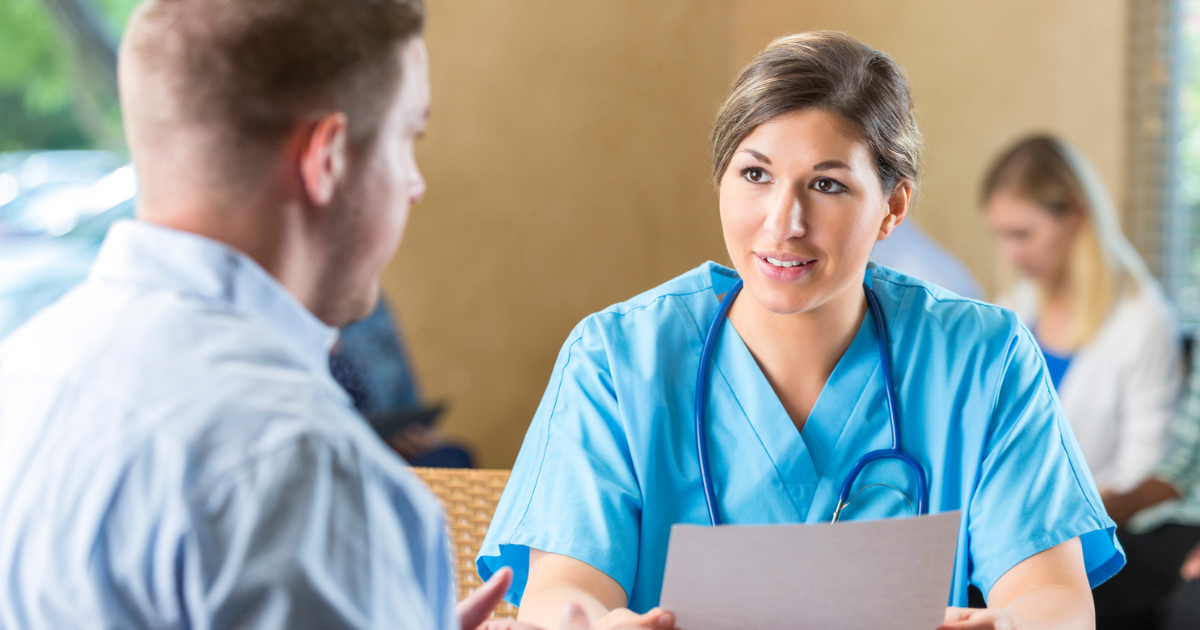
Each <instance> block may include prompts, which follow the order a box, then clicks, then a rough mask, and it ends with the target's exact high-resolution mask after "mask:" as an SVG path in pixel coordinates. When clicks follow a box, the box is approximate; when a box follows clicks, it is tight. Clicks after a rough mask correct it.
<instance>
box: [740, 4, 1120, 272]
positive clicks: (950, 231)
mask: <svg viewBox="0 0 1200 630" xmlns="http://www.w3.org/2000/svg"><path fill="white" fill-rule="evenodd" d="M740 4H741V6H740V10H738V11H735V12H734V14H733V15H734V16H736V18H737V22H736V25H735V26H734V32H735V36H734V44H733V58H732V59H731V63H730V66H729V67H730V70H729V72H730V73H733V72H736V69H737V68H738V67H740V66H741V65H742V64H744V63H746V62H747V61H749V59H750V58H751V57H752V56H753V55H754V53H755V52H757V51H758V50H760V49H762V48H763V47H764V46H766V44H767V43H768V42H769V41H770V40H771V39H772V38H774V37H775V36H777V35H779V34H782V33H785V32H791V31H801V30H809V29H817V28H828V29H836V30H842V31H846V32H848V33H850V34H852V35H854V36H856V37H858V38H859V39H862V40H863V41H865V42H867V43H868V44H870V45H872V46H874V47H876V48H878V49H880V50H883V51H886V52H888V53H890V54H891V55H892V56H893V57H894V58H895V59H896V60H897V61H899V62H900V63H901V64H902V65H903V66H904V67H905V68H906V69H907V70H908V73H909V78H910V80H911V83H912V90H913V100H914V102H915V104H916V108H917V120H918V122H919V123H920V125H921V128H922V130H923V131H924V132H925V139H926V153H925V164H924V173H923V176H922V179H921V183H920V198H919V203H918V206H917V208H916V209H915V212H914V214H913V219H914V220H915V221H916V223H917V224H918V225H920V226H921V227H922V228H924V229H925V230H926V231H928V232H929V233H930V234H932V235H933V236H934V237H935V238H937V239H938V240H939V241H941V242H942V243H943V244H944V245H945V246H946V247H948V248H949V249H950V250H951V251H953V252H954V253H955V254H957V255H958V256H959V257H960V258H962V259H963V261H964V262H966V263H967V265H969V266H970V267H971V269H972V270H973V271H974V272H975V274H976V276H977V277H978V278H979V280H980V281H981V282H982V283H983V284H984V286H985V287H987V289H988V290H989V291H991V290H994V289H995V288H996V287H997V282H998V276H999V275H1000V274H999V271H1000V270H999V269H997V265H996V264H995V254H994V250H993V249H992V244H991V241H990V239H989V238H988V236H987V233H986V231H985V228H984V225H983V223H982V222H981V221H980V219H979V216H978V200H977V195H978V187H979V181H980V179H981V178H982V176H983V172H984V171H985V170H986V168H987V167H988V164H989V162H990V160H991V159H992V158H993V157H994V156H995V155H996V153H997V152H999V151H1000V150H1002V149H1003V148H1004V147H1005V146H1006V145H1007V144H1008V143H1010V142H1012V141H1013V140H1014V139H1015V138H1017V137H1018V136H1019V135H1020V134H1023V133H1028V132H1031V131H1050V132H1053V133H1055V134H1058V135H1060V136H1061V137H1064V138H1066V139H1067V140H1069V141H1071V142H1073V143H1075V144H1077V145H1078V146H1079V147H1080V148H1081V149H1082V150H1083V152H1084V153H1085V154H1086V155H1088V156H1089V157H1091V158H1092V159H1093V160H1094V161H1095V162H1096V166H1097V168H1098V169H1099V171H1100V174H1101V175H1102V176H1103V177H1104V178H1105V181H1106V182H1108V183H1109V185H1110V186H1111V188H1112V192H1113V195H1114V199H1116V200H1117V201H1118V202H1119V201H1120V200H1121V199H1122V198H1123V193H1124V186H1125V181H1124V177H1123V175H1124V173H1123V169H1124V160H1125V152H1124V148H1125V141H1126V138H1125V127H1126V121H1125V106H1126V93H1125V85H1126V79H1125V72H1126V64H1125V58H1126V38H1127V33H1126V31H1127V28H1126V11H1127V9H1126V5H1127V2H1125V1H1124V0H1004V1H1003V2H994V1H993V2H962V1H961V0H904V1H896V0H841V1H839V2H796V1H795V0H742V1H741V3H740Z"/></svg>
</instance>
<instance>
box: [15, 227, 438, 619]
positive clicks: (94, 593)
mask: <svg viewBox="0 0 1200 630" xmlns="http://www.w3.org/2000/svg"><path fill="white" fill-rule="evenodd" d="M335 338H336V331H334V330H333V329H331V328H329V327H327V326H325V325H324V324H322V323H321V322H320V321H318V320H317V319H316V318H315V317H313V316H312V315H311V314H310V313H309V312H308V311H306V310H305V309H304V308H303V307H302V306H301V305H300V304H299V303H298V302H296V300H294V299H293V298H292V296H291V295H290V294H288V293H287V291H286V290H284V288H283V287H282V286H280V285H279V284H278V283H277V282H276V281H275V280H274V279H273V278H271V276H269V275H268V274H267V273H266V272H265V271H264V270H263V269H262V268H260V267H259V266H258V265H256V264H255V263H254V262H253V261H252V260H250V259H249V258H247V257H246V256H243V255H241V254H240V253H238V252H236V251H234V250H232V249H230V248H228V247H226V246H224V245H222V244H220V243H217V242H214V241H211V240H208V239H204V238H201V237H199V236H195V235H190V234H185V233H182V232H176V231H173V230H168V229H165V228H161V227H155V226H152V225H149V224H145V223H135V222H123V223H119V224H117V225H115V226H114V227H113V228H112V230H111V231H110V232H109V234H108V238H107V240H106V241H105V243H104V246H103V247H102V249H101V251H100V255H99V258H97V260H96V263H95V266H94V267H93V269H92V272H91V275H90V276H89V278H88V280H87V281H86V282H85V283H84V284H83V285H81V286H79V287H78V288H76V289H74V290H72V291H71V292H70V293H68V294H67V295H66V296H65V297H64V298H63V299H61V300H60V301H58V302H57V303H55V304H54V305H52V306H50V307H49V308H48V309H46V310H44V311H42V312H41V313H40V314H38V315H37V316H36V317H34V319H33V320H31V321H30V322H29V323H28V324H26V325H25V326H24V327H22V328H20V329H18V330H17V331H16V332H14V333H13V334H12V335H11V336H9V337H8V338H7V339H6V340H5V341H4V343H3V344H2V345H0V567H2V570H0V628H12V629H16V628H30V629H39V628H46V629H51V628H52V629H55V630H58V629H69V628H209V629H219V628H232V627H238V628H244V627H253V628H257V629H275V628H280V629H282V628H338V629H340V628H429V629H431V630H432V629H438V630H450V629H455V630H456V629H457V627H458V619H457V618H456V616H455V615H454V612H453V601H454V573H453V566H452V565H451V563H450V555H449V546H448V541H447V540H446V526H445V523H444V521H443V519H442V517H441V510H440V509H439V507H438V505H437V503H436V501H435V500H434V498H433V496H432V495H430V493H429V491H428V490H426V489H425V488H424V486H423V485H422V484H421V483H420V482H419V481H417V480H416V478H415V477H413V475H411V474H410V473H409V472H408V471H407V470H406V469H405V467H404V464H403V462H402V461H401V460H400V458H399V457H397V456H395V455H394V454H393V453H392V452H390V451H389V450H387V448H386V446H385V445H384V444H383V443H382V442H381V441H380V440H379V439H378V437H376V436H375V434H374V433H373V432H372V430H371V429H370V427H369V426H368V425H367V423H366V421H365V420H363V418H362V417H361V416H359V415H358V414H357V413H356V412H355V411H354V409H353V407H352V406H351V405H350V401H349V398H348V397H347V396H346V394H345V393H344V392H343V391H342V390H341V389H340V388H339V387H338V385H337V383H335V382H334V380H333V379H332V377H331V376H330V375H329V369H328V350H329V348H330V345H331V344H332V343H333V341H334V339H335Z"/></svg>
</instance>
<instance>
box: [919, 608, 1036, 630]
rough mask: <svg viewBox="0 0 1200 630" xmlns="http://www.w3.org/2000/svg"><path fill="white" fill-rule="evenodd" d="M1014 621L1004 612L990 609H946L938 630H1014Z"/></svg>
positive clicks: (1015, 626) (1015, 625)
mask: <svg viewBox="0 0 1200 630" xmlns="http://www.w3.org/2000/svg"><path fill="white" fill-rule="evenodd" d="M1016 628H1017V624H1016V621H1015V620H1014V619H1013V618H1012V615H1010V614H1008V613H1007V612H1005V611H1004V610H1000V609H990V608H947V609H946V616H945V618H944V623H943V624H942V626H941V627H940V628H938V630H1016Z"/></svg>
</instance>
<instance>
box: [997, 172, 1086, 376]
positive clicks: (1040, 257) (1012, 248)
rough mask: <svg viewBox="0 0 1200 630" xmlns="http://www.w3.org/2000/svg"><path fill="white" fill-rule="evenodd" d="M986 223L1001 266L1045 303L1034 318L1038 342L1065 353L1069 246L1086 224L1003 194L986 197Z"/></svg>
mask: <svg viewBox="0 0 1200 630" xmlns="http://www.w3.org/2000/svg"><path fill="white" fill-rule="evenodd" d="M984 218H985V219H986V220H987V223H988V227H989V228H991V231H992V234H993V235H994V236H995V237H996V240H997V242H998V243H999V244H1000V254H1001V257H1002V258H1003V259H1004V261H1005V262H1007V263H1008V264H1010V265H1012V266H1013V267H1014V268H1016V269H1017V270H1018V271H1019V272H1020V273H1021V274H1022V275H1023V276H1025V277H1026V278H1029V279H1030V280H1033V281H1034V282H1035V283H1036V284H1037V285H1038V288H1039V289H1040V290H1041V292H1042V294H1043V295H1045V296H1046V303H1045V304H1044V305H1043V307H1042V310H1041V312H1040V313H1039V315H1038V322H1037V334H1038V341H1040V342H1041V343H1042V344H1044V345H1045V346H1046V347H1047V348H1048V349H1050V350H1052V351H1056V352H1061V353H1069V352H1071V351H1072V350H1074V348H1072V347H1071V339H1070V334H1071V330H1070V323H1071V298H1072V293H1071V286H1070V282H1069V277H1070V275H1069V274H1068V273H1067V272H1068V270H1069V265H1070V253H1071V246H1072V244H1073V243H1074V241H1075V237H1076V236H1077V235H1078V233H1079V229H1080V226H1081V225H1082V223H1083V221H1084V220H1085V219H1084V215H1083V212H1082V211H1081V210H1079V209H1071V210H1068V211H1067V212H1066V213H1064V214H1062V215H1055V214H1053V213H1051V212H1050V211H1049V210H1047V209H1046V208H1045V207H1044V206H1042V205H1041V204H1039V203H1037V202H1035V201H1032V200H1030V199H1027V198H1025V197H1022V196H1020V195H1019V194H1017V193H1015V192H1013V191H1009V190H1005V189H1001V190H998V191H996V192H994V193H992V195H991V196H989V197H988V199H987V202H986V203H985V204H984Z"/></svg>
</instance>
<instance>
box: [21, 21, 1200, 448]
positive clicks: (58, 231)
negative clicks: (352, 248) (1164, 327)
mask: <svg viewBox="0 0 1200 630" xmlns="http://www.w3.org/2000/svg"><path fill="white" fill-rule="evenodd" d="M428 3H429V16H430V18H429V26H428V31H427V41H428V46H429V49H430V56H431V63H432V72H433V76H432V85H433V98H434V105H433V116H432V120H431V125H430V128H429V132H428V134H427V136H426V139H425V140H424V142H423V144H422V145H421V146H420V148H419V156H418V158H419V161H420V164H421V167H422V169H423V171H424V173H425V175H426V178H427V180H428V185H429V192H428V195H427V197H426V199H425V201H424V202H423V203H422V204H421V205H419V206H418V207H417V208H415V210H414V213H413V215H412V220H411V222H410V224H409V228H408V232H407V234H406V236H405V240H404V243H403V244H402V245H401V248H400V252H399V253H398V254H397V256H396V258H395V260H394V261H393V262H392V264H391V265H390V267H389V268H388V270H387V271H386V273H385V276H384V288H385V291H386V293H387V294H388V298H389V300H390V304H391V306H392V309H393V311H394V312H396V313H397V315H398V317H399V319H400V320H401V321H403V324H404V326H403V327H404V336H405V338H406V347H407V350H408V352H409V354H410V359H411V362H412V367H413V369H414V371H415V372H416V373H418V374H419V375H420V380H421V383H422V385H423V389H424V391H425V397H426V398H427V399H429V400H434V401H446V402H447V411H446V413H445V414H444V416H443V417H442V419H441V426H442V427H443V429H444V431H445V433H446V434H447V435H448V436H449V437H451V438H453V439H454V440H455V441H456V442H459V443H462V444H464V445H466V446H468V447H470V449H471V450H473V451H474V452H475V454H476V463H477V464H478V465H480V466H482V467H489V468H508V467H510V466H511V464H512V462H513V460H514V458H515V456H516V453H517V450H518V448H519V447H520V443H521V440H522V439H523V437H524V433H525V428H526V427H527V426H528V423H529V419H530V417H531V416H532V415H533V412H534V410H535V408H536V406H537V404H538V402H539V400H540V398H541V396H542V393H543V390H544V388H545V385H546V383H547V381H548V379H549V376H550V370H551V368H552V366H553V364H554V360H555V356H556V355H557V352H558V350H559V347H560V345H561V343H562V342H563V340H564V339H565V338H566V337H567V334H568V333H569V332H570V330H571V328H572V327H573V326H574V325H575V324H576V323H577V322H578V321H579V320H580V319H581V318H583V317H584V316H586V315H587V314H589V313H591V312H594V311H597V310H600V309H602V308H604V307H606V306H608V305H609V304H612V303H614V302H618V301H621V300H625V299H628V298H629V297H631V296H633V295H635V294H637V293H640V292H642V291H644V290H647V289H649V288H651V287H654V286H655V285H657V284H659V283H661V282H663V281H665V280H667V279H670V278H671V277H673V276H675V275H678V274H679V273H682V272H684V271H686V270H688V269H690V268H692V267H695V266H696V265H698V264H700V263H701V262H703V261H705V260H709V259H711V260H716V261H718V262H727V257H726V254H725V250H724V245H723V242H722V239H721V232H720V225H719V222H718V218H717V205H716V194H715V191H714V189H713V187H712V185H711V183H710V181H709V178H708V172H709V160H708V147H707V136H708V133H709V129H710V124H711V121H712V119H713V115H714V112H715V110H716V107H717V105H718V104H719V102H720V100H721V98H722V96H723V95H724V91H725V89H726V88H727V87H728V85H729V83H730V82H731V81H732V79H733V77H734V75H735V74H736V72H737V71H738V70H739V69H740V68H741V66H742V65H743V64H745V63H746V62H747V61H748V60H749V59H750V58H751V57H752V56H753V55H754V53H756V52H757V51H759V50H761V49H762V48H763V47H764V46H765V45H766V44H767V43H768V42H769V41H770V40H771V39H773V38H775V37H777V36H779V35H783V34H787V33H792V32H797V31H804V30H811V29H837V30H842V31H846V32H848V33H850V34H852V35H854V36H856V37H858V38H860V39H862V40H863V41H865V42H866V43H868V44H870V45H872V46H874V47H876V48H879V49H881V50H883V51H886V52H888V53H890V54H891V55H892V56H893V57H894V58H895V59H896V60H897V61H899V62H900V63H901V64H902V65H903V66H904V67H905V68H906V69H907V70H908V72H909V76H910V79H911V81H912V87H913V92H914V99H915V102H916V107H917V117H918V121H919V122H920V124H921V126H922V127H923V130H924V132H925V137H926V142H927V148H926V154H925V163H924V167H923V168H924V172H923V175H922V180H921V182H920V184H919V189H920V192H919V198H918V203H917V206H916V208H915V211H914V212H913V214H912V215H911V220H912V221H914V222H915V223H916V224H917V225H918V226H920V227H921V228H922V229H923V230H924V231H925V232H927V233H928V234H929V235H931V236H932V237H933V238H934V239H936V240H937V241H938V242H939V243H941V244H942V245H943V246H944V247H945V248H947V249H948V250H949V251H951V252H952V253H954V254H955V255H957V256H958V257H959V258H961V259H962V260H963V261H964V262H965V263H966V265H967V267H969V269H970V270H971V271H972V272H973V273H974V275H975V276H976V277H977V278H978V279H979V281H980V283H981V284H982V285H983V287H984V289H985V290H986V291H987V292H988V293H989V294H991V293H992V292H994V291H995V290H997V289H998V288H1000V287H1001V286H1002V285H1003V284H1004V283H1005V281H1006V278H1007V277H1008V275H1007V274H1008V272H1007V271H1005V270H1004V269H1003V268H1002V267H1001V265H999V263H998V260H997V256H996V253H995V248H994V245H993V241H992V239H991V237H990V236H989V235H988V232H987V230H986V227H985V225H984V223H983V220H982V217H981V215H980V210H979V188H980V183H981V182H980V180H981V178H982V177H983V173H984V171H985V169H986V168H987V166H988V165H989V163H990V161H991V160H992V159H993V158H994V156H995V155H996V154H997V152H998V151H1000V150H1001V149H1002V148H1004V147H1005V146H1007V145H1008V144H1010V143H1011V142H1012V141H1014V140H1015V139H1016V138H1018V137H1019V136H1022V135H1024V134H1027V133H1030V132H1036V131H1045V132H1051V133H1054V134H1056V135H1058V136H1060V137H1062V138H1064V139H1066V140H1068V141H1070V142H1072V143H1074V144H1076V145H1077V146H1078V147H1079V148H1080V149H1081V150H1082V151H1083V152H1084V153H1085V154H1087V156H1089V157H1090V158H1091V159H1092V160H1093V161H1094V162H1095V163H1096V165H1097V167H1098V169H1099V171H1100V174H1101V175H1102V176H1103V178H1104V179H1105V182H1106V183H1107V184H1108V186H1109V188H1110V189H1111V191H1112V193H1113V196H1114V198H1115V199H1116V200H1117V202H1118V207H1119V209H1120V211H1121V213H1122V222H1123V225H1124V227H1125V229H1126V232H1127V233H1128V234H1129V235H1130V237H1131V238H1132V240H1133V241H1134V243H1135V245H1136V246H1137V247H1138V249H1139V250H1140V251H1141V253H1142V255H1143V256H1144V257H1145V258H1146V260H1147V262H1148V263H1149V264H1150V265H1151V267H1152V268H1153V270H1154V272H1155V273H1156V274H1157V275H1158V276H1159V277H1160V279H1161V280H1162V281H1163V284H1164V287H1165V288H1166V289H1167V291H1168V293H1169V295H1170V297H1171V299H1172V301H1173V303H1174V306H1175V308H1176V309H1177V315H1178V317H1179V318H1180V321H1181V322H1182V323H1183V325H1184V328H1185V331H1191V330H1193V328H1194V326H1195V323H1196V321H1197V320H1198V319H1200V291H1198V290H1197V288H1196V287H1197V284H1196V278H1197V275H1198V274H1197V270H1198V266H1200V253H1198V252H1197V245H1198V244H1200V238H1198V235H1200V217H1198V216H1197V213H1196V208H1197V205H1198V204H1200V0H1134V1H1131V0H1037V1H1034V0H1003V1H1002V0H988V1H981V2H960V1H958V0H841V1H839V2H836V3H831V2H818V1H816V0H657V1H656V2H652V3H649V2H641V1H638V0H574V1H572V2H569V3H567V2H557V1H551V0H524V1H522V2H505V3H490V2H479V1H478V0H471V1H467V0H428ZM135 5H136V1H135V0H0V335H3V334H4V333H6V332H8V330H9V328H7V327H6V326H11V325H15V323H16V322H19V321H21V320H22V319H23V318H25V317H28V315H29V314H30V312H31V311H33V310H36V309H37V308H40V306H41V305H43V304H44V303H45V302H46V301H49V300H52V299H54V297H56V296H57V295H58V294H60V293H61V291H62V290H65V288H66V287H67V286H69V285H70V284H71V283H73V282H75V281H77V280H78V279H79V278H80V277H82V275H81V274H82V273H83V271H84V270H86V267H87V264H89V262H90V257H91V256H92V255H94V248H95V244H96V243H98V241H99V238H100V236H102V234H103V232H104V230H106V229H107V226H108V225H109V224H110V223H111V222H112V221H113V220H115V219H116V218H119V217H122V216H127V215H128V214H129V213H130V212H131V211H132V208H133V204H134V203H135V200H134V195H135V193H136V185H135V182H134V178H133V173H132V170H131V169H129V168H128V167H127V166H126V165H127V159H128V158H127V155H126V154H125V149H124V144H123V140H122V133H121V125H120V111H119V107H118V105H117V100H116V88H115V72H114V65H113V63H114V61H115V54H116V53H115V45H116V42H117V41H119V38H120V33H121V29H122V26H123V24H124V22H125V20H126V18H127V17H128V14H129V12H130V11H131V10H132V8H133V7H134V6H135ZM48 261H53V262H52V263H51V262H48Z"/></svg>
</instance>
